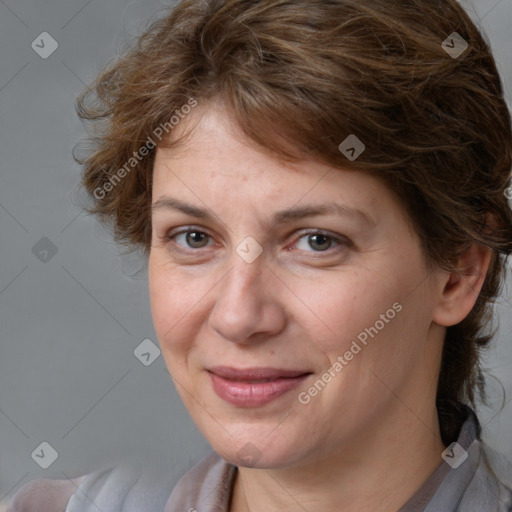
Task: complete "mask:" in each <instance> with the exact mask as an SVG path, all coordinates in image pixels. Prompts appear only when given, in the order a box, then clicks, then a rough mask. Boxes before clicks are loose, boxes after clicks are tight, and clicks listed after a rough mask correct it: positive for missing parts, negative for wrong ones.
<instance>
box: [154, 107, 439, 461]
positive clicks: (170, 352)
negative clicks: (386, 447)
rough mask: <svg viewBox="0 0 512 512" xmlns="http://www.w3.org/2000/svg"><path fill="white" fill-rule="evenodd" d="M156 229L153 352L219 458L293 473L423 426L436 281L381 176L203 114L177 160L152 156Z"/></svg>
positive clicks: (432, 361) (434, 340) (429, 393)
mask: <svg viewBox="0 0 512 512" xmlns="http://www.w3.org/2000/svg"><path fill="white" fill-rule="evenodd" d="M198 115H199V110H197V111H194V112H193V113H192V114H190V115H189V117H188V118H186V119H185V120H183V121H182V122H181V123H182V124H181V125H178V126H177V127H176V128H175V130H181V128H182V127H186V126H187V123H189V122H194V123H195V122H197V121H198V120H199V117H197V116H198ZM152 230H153V231H152V238H153V239H152V247H151V251H150V256H149V284H150V296H151V307H152V313H153V320H154V325H155V329H156V333H157V335H158V339H159V342H160V345H161V348H162V352H163V355H164V358H165V361H166V364H167V367H168V369H169V372H170V373H171V375H172V377H173V380H174V382H175V384H176V387H177V389H178V392H179V393H180V396H181V398H182V399H183V402H184V403H185V405H186V407H187V409H188V410H189V412H190V414H191V416H192V418H193V419H194V421H195V423H196V424H197V426H198V427H199V429H200V430H201V431H202V433H203V434H204V435H205V437H206V438H207V439H208V441H209V442H210V443H211V445H212V446H213V448H214V449H215V450H216V451H217V452H218V453H219V454H220V455H221V456H223V457H224V458H225V459H227V460H229V461H232V462H233V463H235V464H237V465H253V466H255V467H286V466H292V465H294V464H298V463H300V462H306V461H313V460H315V459H318V458H325V457H328V456H329V455H331V454H333V453H341V451H342V452H343V453H345V454H350V453H351V450H354V449H355V447H356V446H357V447H358V448H360V447H361V446H363V445H364V443H365V439H366V440H368V436H372V435H374V434H375V432H376V431H377V430H378V429H382V428H383V425H386V424H389V423H390V422H394V421H398V420H399V419H400V418H401V419H407V421H410V419H411V418H412V417H413V416H415V417H416V418H417V419H416V420H415V421H418V424H420V422H423V423H425V419H424V418H422V414H423V413H425V411H429V410H430V409H429V407H430V405H431V404H433V401H434V397H435V389H436V379H437V372H438V367H439V363H440V351H441V341H442V335H443V330H442V328H440V327H439V326H438V325H436V324H435V323H433V322H432V316H433V310H434V307H435V305H436V290H438V289H439V276H440V274H438V273H430V274H428V273H427V271H426V269H425V267H424V263H423V258H422V251H421V249H420V243H419V239H418V238H417V236H416V235H415V233H414V232H413V231H412V229H411V228H410V226H409V224H408V222H407V218H406V216H405V212H404V210H403V208H402V207H401V206H400V205H399V203H398V202H397V201H396V199H395V198H394V196H393V194H392V193H391V192H390V191H389V190H388V189H387V188H385V187H384V186H383V185H382V184H381V183H380V182H379V181H378V180H377V179H375V178H373V177H371V176H369V175H367V174H364V173H362V172H353V171H348V170H340V169H336V168H332V167H329V166H327V165H324V164H321V163H317V162H312V161H304V162H301V163H300V164H297V165H293V166H292V165H285V164H283V163H281V162H279V161H278V160H276V159H275V158H273V157H271V156H268V155H267V154H264V153H262V152H259V151H258V150H256V149H254V147H253V146H250V145H249V144H248V143H246V142H245V141H244V138H243V135H242V134H241V133H240V132H239V131H237V128H236V127H234V126H233V125H231V124H230V123H229V121H228V120H227V118H226V117H225V115H224V114H222V113H221V112H220V111H218V110H213V109H212V110H209V111H205V112H204V115H203V117H202V119H201V120H200V121H199V122H198V124H197V126H196V127H195V130H194V132H193V135H192V136H191V138H190V139H189V140H188V142H187V144H186V145H184V146H182V147H180V149H179V150H178V151H176V150H173V151H172V152H171V151H170V150H165V149H158V150H157V155H156V160H155V165H154V181H153V212H152ZM187 230H188V234H187ZM430 419H431V418H430ZM388 420H389V421H388ZM395 426H397V425H396V424H395ZM422 428H424V427H422ZM400 435H403V434H400Z"/></svg>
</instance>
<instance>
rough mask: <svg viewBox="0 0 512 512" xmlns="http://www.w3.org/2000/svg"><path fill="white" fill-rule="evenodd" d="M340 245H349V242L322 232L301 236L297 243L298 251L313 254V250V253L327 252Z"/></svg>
mask: <svg viewBox="0 0 512 512" xmlns="http://www.w3.org/2000/svg"><path fill="white" fill-rule="evenodd" d="M340 245H348V241H344V240H342V239H340V238H338V237H335V236H332V235H329V234H327V233H322V232H320V231H313V232H310V233H307V234H306V235H303V236H301V237H300V238H299V240H298V241H297V243H296V247H297V248H298V249H300V250H301V251H309V252H311V249H313V252H327V251H329V249H331V248H335V247H338V246H340Z"/></svg>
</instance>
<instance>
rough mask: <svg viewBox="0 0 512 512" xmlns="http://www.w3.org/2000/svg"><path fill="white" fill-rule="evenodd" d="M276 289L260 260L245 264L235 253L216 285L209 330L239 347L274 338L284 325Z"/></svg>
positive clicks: (274, 278)
mask: <svg viewBox="0 0 512 512" xmlns="http://www.w3.org/2000/svg"><path fill="white" fill-rule="evenodd" d="M260 258H261V257H260ZM280 286H281V287H282V286H283V285H282V284H281V283H280V281H279V279H278V278H277V277H276V276H275V274H274V273H273V272H272V271H271V270H270V268H268V267H267V266H266V265H265V263H264V262H263V258H261V259H258V260H256V261H255V262H252V263H247V262H246V261H244V260H243V259H241V258H240V257H239V256H238V255H237V254H235V255H234V258H233V264H232V268H231V270H230V271H229V272H228V273H227V274H226V276H225V277H224V279H223V280H222V281H221V282H220V283H219V285H218V288H217V290H218V291H217V295H216V297H215V299H216V300H215V304H214V306H213V308H212V311H211V313H210V319H209V323H210V327H211V328H212V329H213V330H214V331H215V332H216V333H217V334H219V335H220V336H222V337H223V338H224V339H226V340H228V341H232V342H234V343H239V344H251V343H254V342H255V341H257V340H259V341H262V340H265V339H267V338H269V337H272V336H275V335H277V334H278V333H279V332H281V331H282V330H283V329H284V327H285V324H286V315H285V308H284V306H283V304H282V303H281V301H280V297H281V294H280V293H278V289H279V288H280Z"/></svg>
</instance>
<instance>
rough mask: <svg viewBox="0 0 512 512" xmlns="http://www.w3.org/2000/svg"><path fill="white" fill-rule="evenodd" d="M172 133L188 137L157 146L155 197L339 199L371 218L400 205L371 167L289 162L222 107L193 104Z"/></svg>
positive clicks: (280, 205) (285, 202)
mask: <svg viewBox="0 0 512 512" xmlns="http://www.w3.org/2000/svg"><path fill="white" fill-rule="evenodd" d="M172 135H173V138H174V139H180V138H181V137H182V136H184V135H185V138H184V139H183V140H182V141H181V142H180V143H179V144H178V145H177V146H176V147H174V148H158V149H157V153H156V158H155V163H154V176H153V178H154V179H153V203H156V202H157V201H161V200H162V198H163V197H165V196H169V195H171V196H173V197H174V198H179V199H186V200H187V202H188V203H194V204H197V205H198V206H204V205H201V204H200V203H201V202H204V203H212V201H213V202H219V203H224V206H226V203H236V204H238V205H239V204H240V202H243V201H246V202H247V205H249V204H252V205H255V204H257V205H258V206H259V207H260V209H272V210H282V209H285V208H289V207H290V206H292V205H298V204H299V203H307V204H317V205H320V204H322V203H327V202H332V201H336V202H338V203H340V204H341V205H342V206H343V207H346V208H347V209H353V210H355V209H359V210H361V211H362V212H363V213H364V214H366V215H367V216H368V217H369V218H375V217H376V216H378V214H379V211H380V210H382V208H383V207H384V208H386V207H389V206H391V207H396V206H397V204H396V198H394V197H393V195H392V194H391V193H390V191H389V190H387V187H386V186H385V185H384V184H383V183H382V182H381V181H380V180H378V179H377V178H375V177H373V176H371V175H370V174H368V173H365V172H361V171H353V170H349V169H340V168H335V167H332V166H330V165H328V164H326V163H321V162H319V161H314V160H311V159H310V160H302V161H298V162H293V163H291V162H286V161H284V160H282V159H279V158H277V157H276V156H274V155H271V154H270V153H268V152H265V151H264V150H262V148H259V147H257V145H256V144H255V143H254V142H252V141H250V140H248V139H247V138H246V137H245V136H244V134H243V133H242V131H241V130H240V128H238V126H237V125H236V123H234V122H233V121H232V119H230V117H229V116H228V115H227V114H226V113H225V111H224V110H222V109H220V108H215V107H214V108H207V109H206V108H203V109H197V110H195V111H194V112H192V113H191V114H189V115H188V116H187V117H186V118H185V119H183V120H182V121H181V122H180V123H179V125H178V126H176V127H175V128H174V130H173V133H172ZM391 203H395V204H391ZM274 207H275V208H274Z"/></svg>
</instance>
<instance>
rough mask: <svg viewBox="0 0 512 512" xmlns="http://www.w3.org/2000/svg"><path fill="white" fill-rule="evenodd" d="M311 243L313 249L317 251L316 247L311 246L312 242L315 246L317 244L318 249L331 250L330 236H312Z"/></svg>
mask: <svg viewBox="0 0 512 512" xmlns="http://www.w3.org/2000/svg"><path fill="white" fill-rule="evenodd" d="M309 241H310V244H309V245H311V247H312V248H313V249H315V247H314V245H312V244H311V242H313V244H317V246H316V249H320V250H322V249H329V247H330V245H331V240H330V238H329V237H328V236H325V235H311V236H310V237H309Z"/></svg>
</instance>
